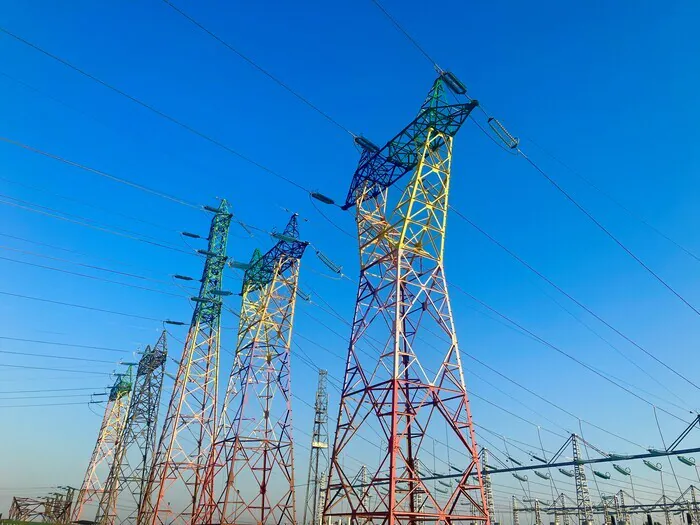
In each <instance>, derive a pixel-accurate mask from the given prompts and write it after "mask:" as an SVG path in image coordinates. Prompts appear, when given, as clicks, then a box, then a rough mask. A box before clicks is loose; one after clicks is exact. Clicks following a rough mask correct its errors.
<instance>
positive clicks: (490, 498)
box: [481, 448, 494, 516]
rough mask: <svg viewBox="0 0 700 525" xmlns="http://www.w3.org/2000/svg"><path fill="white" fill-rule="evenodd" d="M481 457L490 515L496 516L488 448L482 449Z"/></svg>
mask: <svg viewBox="0 0 700 525" xmlns="http://www.w3.org/2000/svg"><path fill="white" fill-rule="evenodd" d="M481 452H482V454H481V459H482V463H483V472H484V492H485V493H486V507H487V508H488V511H489V516H494V508H493V486H492V485H491V474H489V451H488V449H487V448H483V449H481Z"/></svg>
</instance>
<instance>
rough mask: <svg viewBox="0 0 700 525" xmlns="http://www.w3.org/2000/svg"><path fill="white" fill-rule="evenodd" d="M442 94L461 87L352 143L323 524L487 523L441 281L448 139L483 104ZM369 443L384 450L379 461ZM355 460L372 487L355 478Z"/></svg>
mask: <svg viewBox="0 0 700 525" xmlns="http://www.w3.org/2000/svg"><path fill="white" fill-rule="evenodd" d="M446 89H450V90H452V91H453V92H454V93H455V94H459V95H464V94H465V93H466V89H465V88H464V86H463V85H462V84H461V83H460V82H459V80H457V79H456V78H455V77H454V76H453V75H452V74H450V73H442V74H441V75H440V77H439V78H438V79H437V80H436V81H435V83H434V84H433V87H432V89H431V90H430V93H429V94H428V97H427V99H426V101H425V103H424V104H423V106H422V108H421V111H420V113H419V114H418V116H417V117H416V118H415V119H414V120H413V121H412V122H411V123H410V124H409V125H408V126H407V127H406V128H404V129H403V130H402V131H401V132H400V133H399V134H398V135H397V136H396V137H394V138H393V139H392V140H390V141H389V142H388V143H387V145H386V146H384V147H383V148H381V149H380V148H378V147H377V146H375V145H373V144H372V143H371V142H369V141H368V140H366V139H364V138H359V139H357V143H358V145H360V146H361V147H362V148H363V153H362V156H361V158H360V163H359V166H358V168H357V170H356V172H355V174H354V177H353V181H352V185H351V187H350V191H349V194H348V197H347V199H346V203H345V205H344V206H343V207H344V209H349V208H351V207H353V206H354V207H355V208H356V222H357V231H358V239H359V247H360V280H359V288H358V293H357V303H356V308H355V316H354V321H353V325H352V335H351V339H350V346H349V350H348V359H347V364H346V370H345V379H344V384H343V390H342V394H341V402H340V411H339V415H338V421H337V427H336V433H335V442H334V445H333V451H332V456H331V467H330V475H329V484H328V487H327V489H326V498H325V510H324V523H325V522H327V521H330V522H332V523H335V522H337V521H342V523H343V524H345V523H351V524H367V523H373V524H387V525H398V524H412V525H413V524H416V523H467V522H470V523H479V522H483V523H486V522H488V519H489V518H488V511H487V508H486V505H485V494H484V485H483V481H482V477H481V471H480V468H479V454H478V451H477V446H476V442H475V438H474V429H473V426H472V419H471V414H470V410H469V401H468V398H467V391H466V386H465V383H464V376H463V372H462V364H461V361H460V355H459V349H458V346H457V335H456V333H455V328H454V323H453V319H452V311H451V308H450V301H449V296H448V292H447V286H446V281H445V276H444V245H445V229H446V223H447V211H448V195H449V188H450V172H451V161H452V141H453V137H454V135H455V134H456V133H457V131H458V130H459V128H460V127H461V125H462V124H463V123H464V121H465V120H466V119H467V117H468V116H469V114H470V112H471V111H472V110H473V109H474V108H475V107H476V106H477V104H478V103H477V102H476V101H471V100H470V101H468V102H467V103H450V102H448V101H447V98H446V92H445V90H446ZM404 177H406V180H407V181H408V182H407V184H406V185H405V187H403V189H401V190H399V191H398V198H397V197H396V196H394V197H393V198H392V192H391V191H390V190H391V189H393V188H394V187H396V186H398V184H397V183H398V182H399V180H400V179H402V178H404ZM445 440H447V442H448V444H449V446H450V447H451V448H452V450H451V454H452V461H454V462H455V463H456V462H457V461H459V463H460V465H458V467H457V468H459V469H460V472H461V475H460V476H459V477H458V478H457V479H456V482H455V483H453V484H452V485H450V487H449V488H445V487H444V486H441V485H438V484H437V483H436V482H435V481H434V477H435V474H436V473H437V472H440V471H443V472H447V471H449V468H450V464H449V461H450V460H449V459H447V458H446V457H445V456H439V455H437V454H435V453H433V450H434V443H435V442H436V441H440V442H444V441H445ZM368 443H376V444H379V445H380V447H379V450H380V452H379V455H378V456H379V457H378V458H377V459H376V463H374V464H372V463H371V462H372V457H376V456H377V454H376V452H372V454H371V455H370V454H367V452H366V450H367V446H368ZM357 457H359V458H362V462H364V463H365V464H367V467H368V472H369V476H368V478H369V479H368V482H367V483H361V484H358V483H356V482H355V481H353V480H354V479H356V474H357V472H358V469H359V468H361V467H360V465H359V464H358V462H357V460H356V459H355V458H357ZM455 458H458V459H455ZM421 465H431V467H432V468H433V472H432V473H430V472H428V471H426V470H425V469H424V468H422V467H421ZM433 465H434V466H433ZM452 467H454V465H452Z"/></svg>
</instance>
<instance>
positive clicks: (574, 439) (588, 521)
mask: <svg viewBox="0 0 700 525" xmlns="http://www.w3.org/2000/svg"><path fill="white" fill-rule="evenodd" d="M571 447H572V449H573V455H574V461H575V462H576V465H574V481H575V483H576V507H577V509H578V521H579V524H581V525H592V524H593V506H592V505H591V495H590V493H589V492H588V483H587V482H586V470H585V467H584V465H583V464H582V463H579V461H581V460H582V459H583V458H582V457H581V450H580V448H579V444H578V436H577V435H576V434H571Z"/></svg>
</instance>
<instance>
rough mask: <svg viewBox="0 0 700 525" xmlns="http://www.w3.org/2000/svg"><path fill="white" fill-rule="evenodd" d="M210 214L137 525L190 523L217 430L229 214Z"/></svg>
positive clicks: (222, 211)
mask: <svg viewBox="0 0 700 525" xmlns="http://www.w3.org/2000/svg"><path fill="white" fill-rule="evenodd" d="M205 209H206V210H207V211H210V212H212V213H214V217H213V218H212V221H211V227H210V229H209V237H208V246H207V249H206V250H198V253H200V254H202V255H204V256H205V257H206V261H205V263H204V271H203V273H202V278H201V281H200V282H201V286H200V289H199V295H198V296H197V297H193V298H192V301H193V302H194V305H195V306H194V313H193V314H192V321H191V323H190V328H189V331H188V333H187V339H186V341H185V346H184V349H183V352H182V357H181V359H180V363H179V367H178V371H177V375H176V377H175V385H174V386H173V390H172V395H171V398H170V402H169V404H168V410H167V413H166V416H165V422H164V426H163V432H162V434H161V436H160V439H159V441H158V446H157V448H156V454H155V457H154V461H153V467H152V469H151V473H150V476H149V479H148V483H147V488H146V490H145V494H144V496H143V497H142V503H141V508H140V510H139V515H138V520H137V522H138V525H161V524H163V525H165V524H167V525H184V524H186V525H189V524H190V523H191V521H192V515H193V513H194V511H195V509H196V506H197V503H198V501H199V498H200V496H201V494H200V492H201V489H202V482H203V478H204V474H205V470H206V464H207V458H208V455H209V452H210V450H211V448H212V445H213V443H214V439H215V436H216V432H217V428H216V424H217V421H216V420H217V390H218V388H217V386H218V369H219V351H220V342H219V328H220V324H221V306H222V301H223V297H224V296H225V295H226V292H224V291H223V290H222V288H221V286H222V280H223V274H224V266H225V264H226V259H227V257H226V244H227V240H228V232H229V226H230V224H231V218H232V214H231V213H230V212H229V211H228V205H227V203H226V201H225V200H222V201H221V203H220V205H219V207H218V208H210V207H205Z"/></svg>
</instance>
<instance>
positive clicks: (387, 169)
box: [342, 77, 479, 210]
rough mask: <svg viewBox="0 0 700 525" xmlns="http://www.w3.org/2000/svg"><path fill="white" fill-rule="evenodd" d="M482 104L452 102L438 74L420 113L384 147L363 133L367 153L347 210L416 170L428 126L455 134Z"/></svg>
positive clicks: (358, 171)
mask: <svg viewBox="0 0 700 525" xmlns="http://www.w3.org/2000/svg"><path fill="white" fill-rule="evenodd" d="M478 105H479V102H478V101H476V100H469V101H468V102H465V103H455V104H450V103H448V102H447V100H446V98H445V94H444V87H443V79H442V77H438V79H437V80H436V81H435V83H434V84H433V87H432V88H431V90H430V93H429V94H428V97H427V98H426V101H425V102H424V104H423V106H422V107H421V110H420V112H419V113H418V116H417V117H416V118H415V119H413V121H411V123H410V124H408V126H406V127H405V128H404V129H403V130H401V131H400V132H399V133H398V134H397V135H396V136H395V137H394V138H392V139H391V140H390V141H389V142H387V143H386V144H385V145H384V147H382V148H378V147H377V146H375V145H374V144H372V143H371V142H370V141H369V140H367V139H365V138H362V137H360V138H359V139H356V142H357V144H358V145H359V146H360V147H362V148H363V150H364V153H363V155H362V157H361V158H360V163H359V165H358V167H357V170H356V171H355V173H354V175H353V178H352V182H351V184H350V190H349V191H348V195H347V197H346V199H345V204H344V205H343V207H342V208H343V209H344V210H347V209H350V208H352V207H353V206H354V205H355V203H356V202H357V199H358V197H359V196H360V195H362V194H363V195H365V198H372V197H375V196H377V195H378V194H379V193H380V192H381V191H383V190H384V189H385V188H388V187H389V186H391V185H392V184H394V183H395V182H396V181H397V180H399V179H400V178H401V177H403V176H404V175H406V174H407V173H409V172H410V171H412V170H413V169H414V168H415V167H416V165H417V163H418V160H419V158H420V152H421V148H422V146H423V144H425V140H426V137H427V134H428V130H429V129H434V130H436V131H438V132H441V133H445V134H446V135H449V136H451V137H453V136H454V135H456V134H457V131H459V129H460V128H461V127H462V124H464V122H465V121H466V120H467V117H469V114H470V113H471V112H472V110H473V109H474V108H476V107H477V106H478ZM366 185H369V186H370V188H367V187H366Z"/></svg>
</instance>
